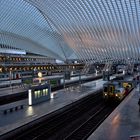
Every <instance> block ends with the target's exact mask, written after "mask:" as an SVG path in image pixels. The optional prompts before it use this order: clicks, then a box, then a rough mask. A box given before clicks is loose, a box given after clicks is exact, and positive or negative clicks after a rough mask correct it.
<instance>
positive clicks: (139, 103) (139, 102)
mask: <svg viewBox="0 0 140 140" xmlns="http://www.w3.org/2000/svg"><path fill="white" fill-rule="evenodd" d="M138 105H139V112H140V98H139V101H138Z"/></svg>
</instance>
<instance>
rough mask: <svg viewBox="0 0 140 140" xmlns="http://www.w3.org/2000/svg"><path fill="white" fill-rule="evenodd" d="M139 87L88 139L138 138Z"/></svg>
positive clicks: (118, 139) (137, 139)
mask: <svg viewBox="0 0 140 140" xmlns="http://www.w3.org/2000/svg"><path fill="white" fill-rule="evenodd" d="M139 90H140V88H139V87H137V88H135V89H134V90H133V91H132V92H131V94H129V95H128V96H127V97H126V98H125V99H124V100H123V102H121V104H120V105H119V106H118V107H117V108H116V109H115V110H114V111H113V112H112V113H111V114H110V115H109V116H108V117H107V118H106V119H105V121H104V122H103V123H102V124H101V125H100V126H99V127H98V128H97V129H96V130H95V131H94V133H92V135H91V136H90V137H89V138H88V140H140V112H139V106H138V99H139V98H140V91H139Z"/></svg>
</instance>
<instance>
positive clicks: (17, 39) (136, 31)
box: [0, 0, 140, 62]
mask: <svg viewBox="0 0 140 140" xmlns="http://www.w3.org/2000/svg"><path fill="white" fill-rule="evenodd" d="M139 37H140V2H139V0H0V43H1V44H6V45H11V46H15V47H17V48H21V49H25V50H27V51H30V52H34V53H38V54H42V55H46V56H51V57H55V58H58V59H62V60H64V59H74V58H78V59H82V60H85V61H87V60H90V61H92V62H100V61H102V60H110V59H112V60H115V61H117V60H123V59H128V58H129V59H130V58H132V59H138V58H139V57H140V40H139Z"/></svg>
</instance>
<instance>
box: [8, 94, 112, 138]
mask: <svg viewBox="0 0 140 140" xmlns="http://www.w3.org/2000/svg"><path fill="white" fill-rule="evenodd" d="M92 96H93V97H91V96H89V97H88V98H86V99H82V101H78V103H75V105H73V106H71V107H70V108H67V109H66V110H63V111H62V112H61V113H59V114H55V115H54V116H52V117H51V118H47V119H46V120H45V121H43V122H40V123H39V124H36V125H35V126H32V127H30V128H28V129H27V130H24V131H22V132H21V133H18V134H16V135H15V136H13V137H14V138H13V139H14V140H41V139H43V140H44V139H46V140H49V139H50V140H58V139H59V140H61V139H62V140H63V139H66V140H67V139H68V140H69V139H77V138H78V139H79V138H80V139H82V137H83V136H82V135H81V133H83V134H84V136H85V133H87V132H92V131H93V130H94V129H95V128H96V127H97V126H98V125H99V124H100V123H101V122H102V121H103V120H104V119H105V118H106V117H107V115H108V114H109V113H110V112H107V114H106V111H105V108H106V105H105V104H104V103H103V102H102V97H101V94H100V93H98V94H93V95H92ZM102 111H103V112H104V114H103V113H101V112H102ZM110 111H112V109H111V110H110ZM95 112H96V113H95ZM99 114H100V115H99ZM102 115H103V116H104V117H102V118H101V117H99V116H102ZM90 121H92V122H94V125H95V124H96V125H95V126H90ZM87 124H88V125H89V126H90V127H89V126H88V125H87ZM83 127H85V129H83ZM89 128H90V129H89ZM93 128H94V129H93ZM88 135H89V133H88V134H86V137H87V136H88ZM76 136H77V137H76ZM73 137H75V138H73ZM9 139H10V138H9Z"/></svg>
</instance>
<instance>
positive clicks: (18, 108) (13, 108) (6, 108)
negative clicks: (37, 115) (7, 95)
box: [1, 104, 24, 114]
mask: <svg viewBox="0 0 140 140" xmlns="http://www.w3.org/2000/svg"><path fill="white" fill-rule="evenodd" d="M23 107H24V105H23V104H20V105H15V106H9V107H5V108H3V109H1V111H2V112H3V114H7V113H8V112H10V113H11V112H13V111H18V110H20V109H23Z"/></svg>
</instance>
